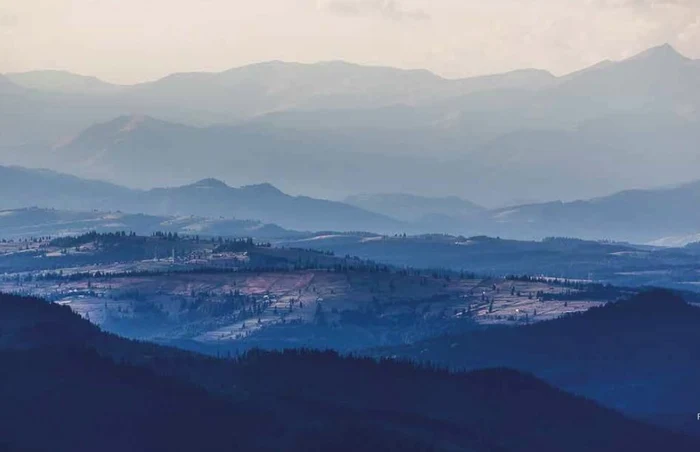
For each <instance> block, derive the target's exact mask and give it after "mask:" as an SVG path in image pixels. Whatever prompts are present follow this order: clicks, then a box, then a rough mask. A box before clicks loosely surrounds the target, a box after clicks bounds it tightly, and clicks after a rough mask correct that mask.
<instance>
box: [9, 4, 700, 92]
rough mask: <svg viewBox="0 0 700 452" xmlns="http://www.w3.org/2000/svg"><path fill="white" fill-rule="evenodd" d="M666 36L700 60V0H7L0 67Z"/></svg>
mask: <svg viewBox="0 0 700 452" xmlns="http://www.w3.org/2000/svg"><path fill="white" fill-rule="evenodd" d="M664 42H669V43H671V44H672V45H674V46H675V47H676V48H677V49H678V50H679V51H681V52H682V53H684V54H685V55H687V56H690V57H693V58H700V0H488V1H487V0H0V72H11V71H25V70H31V69H66V70H70V71H73V72H77V73H82V74H89V75H97V76H98V77H101V78H103V79H105V80H109V81H113V82H122V83H131V82H137V81H143V80H150V79H155V78H158V77H161V76H163V75H166V74H168V73H172V72H181V71H203V70H208V71H218V70H224V69H228V68H231V67H234V66H241V65H244V64H248V63H253V62H259V61H265V60H273V59H277V60H287V61H302V62H315V61H320V60H347V61H352V62H357V63H368V64H381V65H389V66H397V67H405V68H427V69H430V70H432V71H434V72H436V73H438V74H441V75H444V76H448V77H458V76H469V75H476V74H483V73H493V72H500V71H507V70H511V69H517V68H523V67H537V68H543V69H548V70H550V71H552V72H554V73H556V74H561V73H565V72H570V71H572V70H575V69H578V68H581V67H583V66H586V65H590V64H593V63H596V62H598V61H600V60H602V59H606V58H609V59H620V58H623V57H626V56H629V55H631V54H634V53H637V52H639V51H641V50H643V49H645V48H648V47H651V46H654V45H658V44H662V43H664Z"/></svg>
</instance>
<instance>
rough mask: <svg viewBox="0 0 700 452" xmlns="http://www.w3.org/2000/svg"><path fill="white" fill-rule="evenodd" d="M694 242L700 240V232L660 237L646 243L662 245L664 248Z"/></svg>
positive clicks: (682, 245)
mask: <svg viewBox="0 0 700 452" xmlns="http://www.w3.org/2000/svg"><path fill="white" fill-rule="evenodd" d="M695 242H700V234H690V235H679V236H671V237H662V238H660V239H656V240H653V241H651V242H649V243H647V245H651V246H662V247H666V248H680V247H684V246H686V245H688V244H690V243H695Z"/></svg>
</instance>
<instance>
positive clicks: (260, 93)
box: [0, 45, 700, 208]
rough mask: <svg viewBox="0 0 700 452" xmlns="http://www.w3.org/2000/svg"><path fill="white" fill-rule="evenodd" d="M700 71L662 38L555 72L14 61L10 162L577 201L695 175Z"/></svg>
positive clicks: (147, 181)
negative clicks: (48, 66) (19, 69)
mask: <svg viewBox="0 0 700 452" xmlns="http://www.w3.org/2000/svg"><path fill="white" fill-rule="evenodd" d="M699 80H700V63H699V62H698V61H695V60H691V59H688V58H686V57H684V56H682V55H680V54H679V53H677V52H676V51H675V50H674V49H673V48H671V47H670V46H668V45H664V46H660V47H656V48H653V49H650V50H648V51H646V52H643V53H642V54H639V55H636V56H635V57H633V58H629V59H626V60H623V61H619V62H603V63H601V64H598V65H595V66H593V67H590V68H586V69H584V70H581V71H578V72H576V73H573V74H569V75H566V76H562V77H554V76H552V75H551V74H548V73H546V72H543V71H536V70H524V71H517V72H513V73H508V74H501V75H495V76H487V77H479V78H471V79H463V80H447V79H443V78H441V77H438V76H436V75H434V74H431V73H429V72H427V71H405V70H398V69H392V68H377V67H363V66H357V65H352V64H348V63H342V62H329V63H318V64H310V65H308V64H297V63H283V62H269V63H261V64H256V65H251V66H245V67H242V68H236V69H232V70H229V71H224V72H221V73H189V74H173V75H171V76H168V77H165V78H163V79H160V80H156V81H154V82H148V83H142V84H138V85H132V86H116V85H109V84H106V83H104V82H100V81H98V80H95V79H93V78H90V77H82V76H75V75H72V74H66V73H57V72H34V73H23V74H8V75H7V76H6V77H4V78H3V79H1V80H0V96H1V97H2V99H1V101H0V118H2V122H1V123H0V131H1V132H2V133H1V134H0V137H1V138H0V162H2V163H4V164H10V163H11V164H22V165H27V166H35V167H36V166H39V167H50V168H53V169H59V170H63V171H67V172H71V173H74V174H79V175H81V176H86V177H93V178H94V177H97V178H102V179H108V180H111V181H113V182H117V183H120V184H125V185H129V186H135V187H140V188H153V187H155V186H163V185H168V186H169V185H174V184H184V183H186V182H188V181H192V180H197V179H203V178H206V177H216V178H219V179H225V180H235V181H236V183H237V184H238V185H246V184H252V183H256V182H257V181H262V180H265V181H270V182H272V183H274V184H275V185H276V186H279V187H280V188H281V189H283V190H285V191H288V192H293V193H307V194H309V195H312V196H316V197H326V198H328V197H333V198H336V199H341V198H344V197H346V196H348V195H352V194H355V193H392V192H396V191H397V187H401V189H400V190H399V191H401V192H407V193H417V194H421V195H422V196H431V197H433V196H437V197H444V196H448V195H461V196H464V197H466V198H469V199H471V200H473V201H474V202H476V203H478V204H480V205H484V206H486V207H489V208H495V207H502V206H503V205H513V204H524V203H533V202H543V201H548V200H551V199H561V200H562V201H565V202H570V201H574V200H576V199H588V198H594V197H600V196H605V195H607V194H610V193H614V192H617V191H621V190H626V189H631V188H650V187H657V186H664V185H669V184H678V183H683V182H688V181H691V180H693V179H694V178H695V177H696V175H695V172H694V168H695V167H696V165H697V161H698V155H697V146H696V143H697V142H698V141H700V135H699V134H700V132H698V131H699V130H700V127H698V121H699V120H700V117H699V116H698V111H700V110H698V107H699V106H700V97H699V96H700V95H699V94H698V93H699V92H700V86H698V85H699V84H700V82H699ZM155 118H157V119H155ZM572 162H575V165H572V164H571V163H572ZM437 175H439V176H437Z"/></svg>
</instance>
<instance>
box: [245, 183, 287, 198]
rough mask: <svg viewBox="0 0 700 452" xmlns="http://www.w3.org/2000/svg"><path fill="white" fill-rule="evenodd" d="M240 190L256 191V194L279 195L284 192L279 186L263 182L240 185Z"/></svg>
mask: <svg viewBox="0 0 700 452" xmlns="http://www.w3.org/2000/svg"><path fill="white" fill-rule="evenodd" d="M241 190H245V191H249V192H253V193H257V194H265V195H272V194H274V195H281V194H284V193H283V192H282V190H280V189H279V188H277V187H275V186H274V185H272V184H270V183H268V182H264V183H262V184H253V185H244V186H243V187H241Z"/></svg>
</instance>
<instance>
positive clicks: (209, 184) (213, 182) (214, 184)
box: [191, 177, 229, 188]
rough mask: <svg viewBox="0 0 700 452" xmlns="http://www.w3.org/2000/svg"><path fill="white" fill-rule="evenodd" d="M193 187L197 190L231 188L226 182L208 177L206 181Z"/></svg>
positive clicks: (203, 180)
mask: <svg viewBox="0 0 700 452" xmlns="http://www.w3.org/2000/svg"><path fill="white" fill-rule="evenodd" d="M191 186H192V187H197V188H229V186H228V185H226V182H224V181H222V180H220V179H215V178H213V177H208V178H206V179H202V180H199V181H197V182H195V183H194V184H192V185H191Z"/></svg>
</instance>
